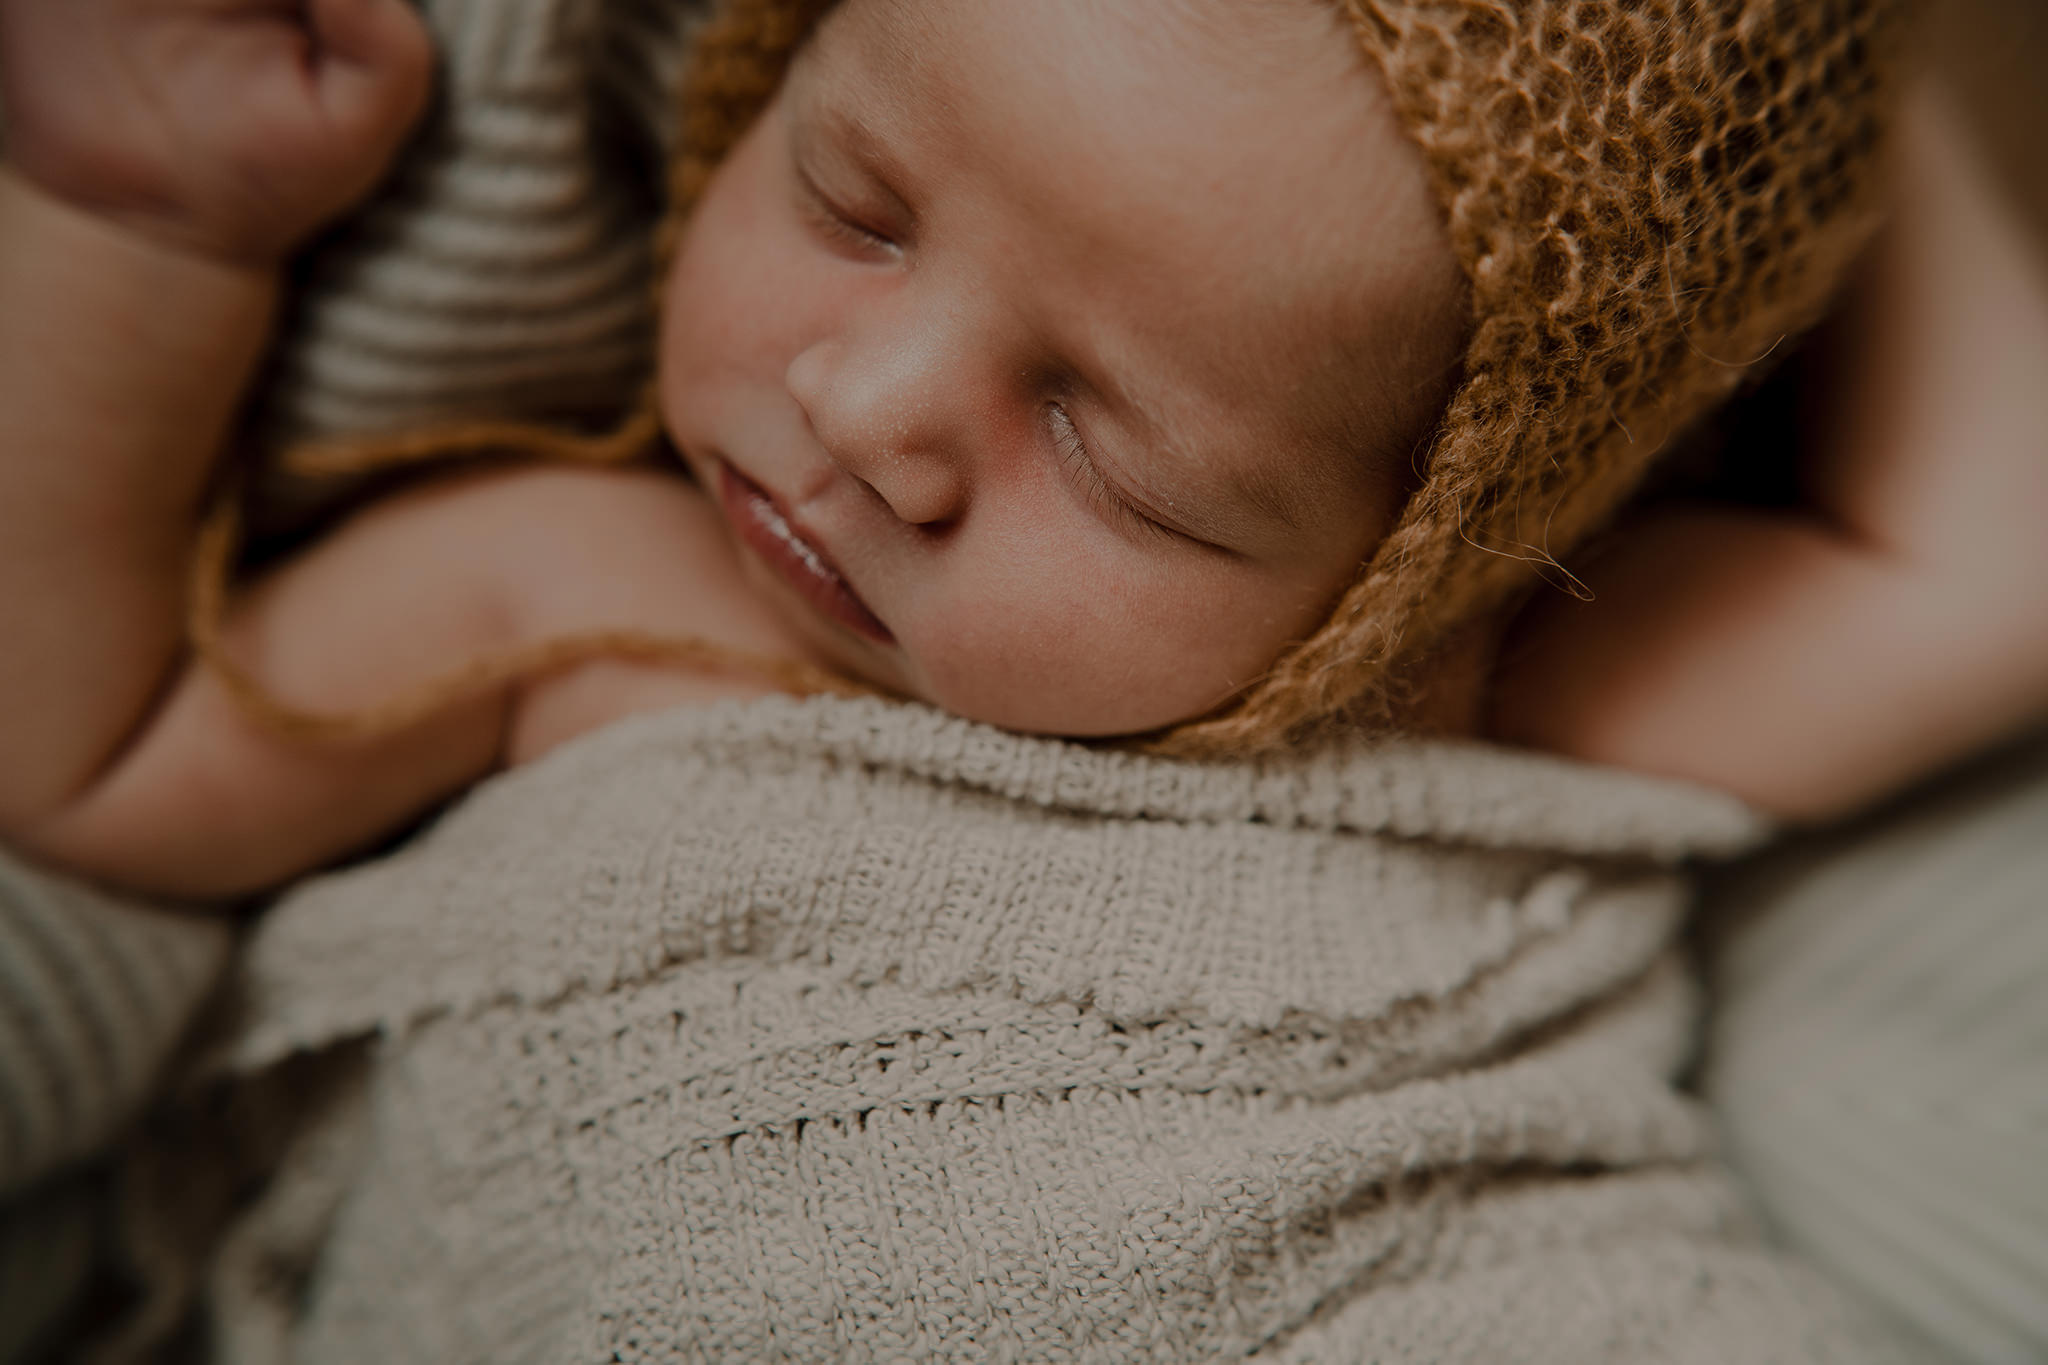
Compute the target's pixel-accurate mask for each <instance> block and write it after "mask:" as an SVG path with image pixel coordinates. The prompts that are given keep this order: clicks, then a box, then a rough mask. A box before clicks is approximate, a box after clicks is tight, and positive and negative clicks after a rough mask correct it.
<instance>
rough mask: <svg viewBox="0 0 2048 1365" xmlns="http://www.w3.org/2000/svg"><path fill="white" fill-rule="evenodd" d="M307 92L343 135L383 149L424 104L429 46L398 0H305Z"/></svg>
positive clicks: (431, 58)
mask: <svg viewBox="0 0 2048 1365" xmlns="http://www.w3.org/2000/svg"><path fill="white" fill-rule="evenodd" d="M306 8H307V23H308V27H309V28H310V29H311V31H312V37H313V80H314V86H315V94H316V97H317V98H318V99H319V101H320V104H321V106H322V108H323V109H324V110H325V111H326V114H327V116H328V118H330V119H331V120H333V122H334V124H335V126H336V127H337V128H339V129H342V130H344V131H345V132H347V133H348V134H350V135H352V136H356V137H361V138H363V139H364V140H365V141H366V142H368V143H369V144H371V145H375V146H378V147H380V148H381V149H383V150H385V151H388V150H389V149H391V148H393V147H395V146H396V145H397V144H398V141H399V139H400V138H402V137H403V136H404V135H405V132H406V130H407V129H408V128H410V127H412V125H413V122H414V121H415V120H416V119H418V118H419V115H420V111H421V110H422V109H423V108H425V106H426V102H427V94H428V91H429V89H430V88H431V84H432V75H433V65H434V47H433V41H432V40H431V39H430V38H429V37H428V36H427V29H426V25H425V24H424V23H422V22H421V20H420V17H419V14H418V13H417V12H416V11H415V10H414V9H413V8H412V6H410V5H408V4H406V3H405V0H311V3H310V4H308V5H307V7H306Z"/></svg>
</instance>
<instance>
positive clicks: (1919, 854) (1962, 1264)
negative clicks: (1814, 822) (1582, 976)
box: [1703, 732, 2048, 1365]
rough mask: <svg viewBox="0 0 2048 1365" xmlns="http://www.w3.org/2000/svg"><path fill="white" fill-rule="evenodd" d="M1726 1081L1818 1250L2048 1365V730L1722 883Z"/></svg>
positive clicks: (1721, 1016) (1918, 1327) (1965, 1344)
mask: <svg viewBox="0 0 2048 1365" xmlns="http://www.w3.org/2000/svg"><path fill="white" fill-rule="evenodd" d="M1705 929H1706V932H1707V936H1708V938H1709V940H1710V941H1711V942H1712V943H1713V948H1712V951H1711V953H1710V961H1711V971H1710V994H1711V997H1712V999H1713V1001H1714V1012H1713V1015H1712V1024H1711V1029H1710V1037H1709V1042H1708V1053H1707V1065H1706V1071H1705V1076H1704V1084H1703V1088H1704V1091H1705V1094H1706V1096H1707V1098H1708V1099H1709V1100H1710V1101H1711V1103H1712V1104H1713V1106H1714V1109H1715V1111H1716V1113H1717V1114H1718V1115H1719V1117H1720V1120H1721V1124H1722V1128H1723V1131H1724V1133H1725V1134H1726V1137H1727V1141H1728V1147H1729V1155H1730V1157H1731V1158H1732V1160H1733V1161H1734V1164H1735V1166H1736V1168H1737V1169H1738V1170H1739V1171H1740V1173H1741V1174H1742V1175H1743V1176H1745V1177H1746V1178H1747V1179H1748V1180H1749V1182H1750V1183H1751V1185H1752V1186H1753V1187H1754V1189H1755V1191H1756V1193H1757V1195H1758V1197H1759V1200H1760V1202H1761V1204H1762V1206H1763V1208H1764V1210H1765V1211H1766V1215H1767V1217H1768V1219H1769V1221H1770V1222H1771V1223H1772V1225H1773V1226H1774V1227H1775V1228H1776V1230H1777V1231H1778V1233H1779V1234H1780V1236H1781V1237H1783V1239H1784V1240H1785V1241H1786V1242H1787V1243H1788V1244H1790V1245H1791V1246H1792V1247H1793V1248H1794V1249H1796V1250H1798V1251H1801V1252H1803V1253H1805V1254H1806V1255H1807V1256H1808V1257H1809V1258H1811V1259H1812V1260H1814V1261H1815V1262H1817V1263H1819V1264H1821V1265H1823V1266H1825V1267H1826V1268H1827V1269H1829V1270H1830V1271H1831V1272H1833V1273H1834V1274H1835V1276H1836V1277H1837V1278H1838V1279H1839V1280H1840V1281H1841V1282H1843V1283H1845V1284H1847V1285H1848V1286H1850V1287H1851V1288H1853V1289H1855V1290H1858V1291H1860V1292H1861V1293H1862V1294H1863V1295H1864V1296H1865V1297H1867V1298H1868V1299H1870V1300H1871V1301H1872V1302H1873V1303H1875V1304H1876V1305H1877V1306H1878V1307H1879V1308H1880V1309H1882V1310H1884V1311H1885V1312H1887V1313H1888V1314H1890V1315H1891V1316H1892V1317H1893V1318H1894V1319H1895V1320H1898V1321H1900V1322H1902V1323H1905V1324H1908V1325H1910V1326H1911V1328H1912V1329H1913V1330H1915V1331H1916V1332H1918V1333H1919V1334H1921V1335H1922V1336H1924V1337H1925V1338H1926V1339H1927V1340H1928V1341H1930V1342H1931V1343H1933V1344H1935V1345H1936V1346H1937V1347H1938V1348H1939V1349H1940V1351H1941V1353H1942V1354H1943V1355H1944V1356H1945V1357H1946V1358H1949V1359H1953V1360H1959V1361H1981V1362H1994V1361H1996V1362H2011V1365H2019V1363H2020V1362H2025V1361H2042V1360H2048V732H2044V733H2043V734H2041V735H2040V736H2038V737H2036V738H2035V739H2034V740H2032V741H2031V742H2029V743H2026V744H2022V745H2020V746H2017V747H2015V748H2013V749H2011V750H2008V751H2006V752H2004V753H2001V754H1999V755H1997V756H1995V757H1994V758H1992V759H1991V760H1989V761H1986V762H1982V763H1979V764H1977V765H1974V766H1972V767H1970V768H1968V769H1966V770H1965V771H1963V772H1961V773H1958V774H1956V775H1954V776H1953V777H1951V778H1950V779H1948V780H1947V781H1945V782H1942V783H1939V784H1936V785H1935V786H1934V787H1933V788H1932V789H1930V790H1928V791H1925V792H1923V793H1921V794H1919V795H1916V796H1915V797H1914V798H1912V799H1910V800H1908V801H1906V802H1904V803H1901V804H1899V805H1897V806H1895V807H1893V808H1891V809H1888V810H1886V811H1883V812H1881V813H1879V814H1877V815H1874V816H1872V817H1870V818H1867V819H1865V820H1862V821H1858V822H1856V823H1854V824H1851V825H1849V826H1847V827H1844V828H1842V829H1839V830H1835V831H1831V832H1829V833H1827V834H1825V835H1822V836H1818V837H1814V838H1811V839H1806V840H1801V841H1798V842H1795V843H1792V844H1790V845H1787V846H1785V847H1783V848H1780V849H1779V850H1777V851H1776V852H1774V853H1772V854H1770V855H1767V856H1766V857H1764V858H1762V859H1760V860H1758V861H1756V862H1754V863H1752V864H1749V865H1746V866H1743V867H1739V868H1735V869H1731V870H1730V871H1729V873H1728V874H1727V875H1725V876H1724V877H1723V878H1721V879H1720V880H1719V881H1718V882H1717V883H1716V884H1715V885H1714V887H1713V890H1712V893H1711V895H1710V897H1709V901H1708V911H1707V919H1706V921H1705Z"/></svg>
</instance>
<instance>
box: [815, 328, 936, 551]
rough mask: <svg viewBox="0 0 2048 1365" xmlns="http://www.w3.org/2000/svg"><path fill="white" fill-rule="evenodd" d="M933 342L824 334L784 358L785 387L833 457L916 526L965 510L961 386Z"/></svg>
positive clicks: (897, 513) (833, 460)
mask: <svg viewBox="0 0 2048 1365" xmlns="http://www.w3.org/2000/svg"><path fill="white" fill-rule="evenodd" d="M936 361H937V357H936V356H935V355H934V354H932V353H931V349H930V348H926V347H919V346H917V345H915V344H912V345H908V346H904V345H896V344H892V343H880V344H866V345H856V344H849V343H846V342H842V341H837V340H834V341H828V342H821V343H819V344H817V345H815V346H812V347H810V348H809V349H808V350H806V351H804V352H803V353H802V354H800V355H799V356H797V358H796V359H795V360H793V361H791V362H790V366H789V371H788V374H787V377H786V382H787V384H788V387H789V392H790V394H791V396H792V397H794V398H795V399H796V401H797V404H798V406H800V407H801V408H802V409H803V411H804V415H805V416H806V417H807V418H809V419H810V424H811V430H812V432H813V433H814V434H815V435H816V436H817V438H818V443H819V444H820V445H821V446H823V447H824V450H825V453H826V455H827V456H828V457H830V459H831V460H832V462H833V463H834V464H836V465H838V466H839V467H840V468H841V469H843V470H845V471H846V472H847V473H848V474H851V475H852V476H853V477H854V478H856V479H858V480H859V481H860V482H861V483H863V484H866V485H867V486H868V487H869V488H870V489H872V490H873V491H874V493H875V494H876V495H877V496H878V497H880V498H881V499H882V501H883V502H885V503H887V504H888V506H889V509H890V511H892V512H894V513H895V515H896V516H897V517H899V518H900V519H902V520H903V521H905V522H908V523H910V524H911V525H913V526H938V525H942V524H945V523H948V522H951V521H955V520H957V519H958V518H959V517H960V515H961V514H962V513H963V512H965V511H966V509H967V497H968V490H969V479H968V461H967V459H966V451H965V449H964V438H965V427H964V424H963V422H962V421H961V414H960V410H961V408H962V406H963V405H962V404H961V403H960V402H959V398H960V395H959V394H958V393H957V391H949V389H948V381H947V377H946V375H945V373H944V367H943V366H942V365H939V364H937V363H936Z"/></svg>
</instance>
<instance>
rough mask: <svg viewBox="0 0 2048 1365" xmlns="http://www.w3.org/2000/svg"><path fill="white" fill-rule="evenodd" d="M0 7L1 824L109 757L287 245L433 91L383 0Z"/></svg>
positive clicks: (369, 167) (6, 0) (129, 714)
mask: <svg viewBox="0 0 2048 1365" xmlns="http://www.w3.org/2000/svg"><path fill="white" fill-rule="evenodd" d="M292 8H293V7H290V6H286V7H283V8H279V7H276V6H267V5H229V6H223V5H220V4H215V3H195V4H185V5H171V4H153V5H139V4H134V3H129V2H128V0H65V3H63V4H52V3H50V2H49V0H0V93H4V96H5V100H6V122H7V157H8V164H7V166H6V168H5V169H0V423H4V428H0V430H4V438H5V440H4V447H0V755H4V757H0V831H4V832H6V833H7V834H8V835H9V836H10V837H12V836H16V835H18V834H20V833H21V832H23V831H27V830H30V829H32V828H34V827H36V826H38V825H40V824H42V823H43V822H44V821H45V820H47V819H48V818H49V817H50V816H51V815H52V814H53V813H54V812H57V811H60V810H62V809H64V808H66V807H67V806H68V805H70V804H71V803H73V802H75V801H76V800H78V799H79V798H80V796H81V794H82V793H84V792H85V791H86V790H87V789H88V788H89V787H90V786H91V785H92V784H93V783H94V782H95V781H97V780H98V779H99V778H100V777H101V776H103V775H104V773H105V772H106V771H107V770H108V769H109V766H110V765H112V764H113V763H114V762H115V761H116V759H117V757H118V755H119V754H120V753H121V752H122V750H123V749H124V747H125V746H126V745H128V744H129V743H130V741H131V740H132V738H133V736H134V734H135V732H136V728H137V727H138V726H139V725H141V724H143V722H144V720H145V717H146V715H147V713H148V712H149V710H150V707H151V705H152V702H153V700H154V699H155V697H156V696H157V694H158V692H159V689H161V688H162V687H163V685H164V683H165V681H166V677H167V673H168V670H169V669H170V667H171V665H172V663H173V662H174V660H175V659H176V657H177V653H178V649H179V632H180V625H181V622H182V616H183V612H182V607H181V602H180V596H181V594H180V589H181V586H182V582H183V573H184V567H185V563H186V560H187V558H188V556H189V550H190V544H191V538H192V534H193V530H194V526H195V522H196V518H197V513H198V505H199V502H200V499H201V497H202V496H203V492H204V489H205V488H206V486H207V483H208V480H209V478H210V476H211V472H212V467H213V464H214V462H215V461H216V459H217V458H218V455H219V452H220V449H221V444H222V441H223V439H224V436H225V433H226V431H227V429H228V426H229V424H230V422H231V420H232V417H233V414H234V411H235V409H236V406H237V404H238V402H239V398H240V394H241V390H242V387H243V385H244V384H245V383H246V381H247V378H248V375H249V373H250V370H251V368H252V367H253V365H254V363H255V360H256V358H257V355H258V353H259V351H260V349H261V345H262V341H263V337H264V332H265V329H266V327H267V324H268V318H269V314H270V310H271V306H272V301H273V298H274V295H275V292H276V263H277V262H278V261H279V260H280V259H281V258H282V256H283V255H284V253H285V252H286V250H288V249H289V247H290V246H291V245H292V244H293V243H294V242H296V241H297V240H298V239H299V238H301V237H303V236H304V235H305V234H306V233H307V232H309V231H311V230H312V229H313V228H315V227H317V226H318V225H319V224H320V223H321V222H322V221H324V220H325V219H326V218H327V217H329V216H331V215H332V214H333V213H335V212H337V211H339V210H340V209H341V208H343V207H345V206H346V205H347V204H348V203H349V202H351V201H352V200H353V199H355V198H356V197H357V196H359V195H360V194H361V193H362V191H363V190H365V189H366V188H367V187H368V186H369V184H370V183H371V182H372V181H373V180H374V179H375V177H376V176H377V175H378V174H379V173H380V172H381V169H382V167H383V165H384V164H385V162H386V160H387V159H388V158H389V156H390V154H391V151H392V150H393V148H394V147H395V146H396V145H397V143H398V141H399V139H400V137H401V136H402V135H403V133H404V131H405V129H406V128H407V127H408V126H409V124H410V123H411V121H412V119H413V118H414V116H415V115H416V114H417V112H418V110H419V108H420V106H421V104H422V102H423V100H424V96H425V92H426V84H427V65H428V61H429V57H430V54H429V51H428V49H427V46H426V42H425V36H424V34H423V32H422V31H421V30H420V28H419V26H418V22H417V20H416V18H415V17H414V16H413V15H412V14H411V12H410V10H409V9H407V7H406V6H405V5H404V4H403V3H402V0H317V3H314V4H312V5H311V6H310V8H309V12H308V15H307V16H306V17H303V18H302V17H299V16H297V15H295V14H294V13H293V12H292Z"/></svg>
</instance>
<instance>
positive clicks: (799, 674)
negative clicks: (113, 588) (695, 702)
mask: <svg viewBox="0 0 2048 1365" xmlns="http://www.w3.org/2000/svg"><path fill="white" fill-rule="evenodd" d="M238 505H239V496H238V491H237V490H233V489H230V490H229V491H227V492H226V493H224V494H223V495H222V496H221V497H220V498H219V499H218V500H216V502H215V503H214V505H213V507H212V508H211V510H210V511H209V512H208V514H207V516H206V519H205V521H204V522H203V523H202V524H201V527H200V530H199V537H198V541H197V544H196V545H195V547H194V553H193V559H192V580H191V587H190V593H189V599H188V600H189V602H190V607H189V611H188V616H187V635H188V637H189V638H190V640H191V644H192V649H193V652H194V654H195V655H196V656H197V657H198V658H199V659H200V660H201V661H202V662H203V663H204V665H205V666H206V667H207V668H209V669H210V670H212V672H213V674H214V676H215V677H217V678H219V679H220V681H221V685H222V686H223V687H225V688H226V689H227V692H228V695H229V696H230V697H231V698H232V699H233V700H234V703H235V705H236V706H237V707H239V708H240V709H241V710H242V712H243V713H244V714H245V715H247V716H248V717H249V718H250V719H251V720H253V721H254V722H256V723H257V724H258V725H260V726H261V727H263V728H264V729H266V730H268V731H270V732H271V733H273V734H276V735H279V736H282V737H284V738H286V739H291V740H296V741H300V742H308V743H329V744H332V743H349V742H356V743H360V742H362V741H365V740H372V739H378V738H382V737H384V736H388V735H393V734H397V733H400V732H402V731H404V730H406V729H409V728H410V727H412V726H415V725H418V724H419V723H420V722H422V721H424V720H426V719H427V718H429V717H430V716H433V715H435V714H437V713H438V712H441V711H443V710H446V709H447V708H448V707H450V706H454V705H456V704H458V703H460V702H463V701H467V700H472V699H474V698H477V697H481V696H485V695H487V694H489V693H491V692H493V691H495V690H497V689H499V688H501V687H506V686H508V685H510V684H513V683H519V682H525V681H530V680H532V679H534V678H538V677H541V676H543V675H546V674H549V673H553V672H557V671H559V670H561V669H565V668H569V667H571V666H573V665H576V664H580V663H587V662H590V661H593V660H597V659H620V660H625V661H628V662H633V663H646V664H658V665H665V666H670V667H678V668H685V669H690V670H694V671H698V672H706V673H717V674H726V675H732V674H740V675H744V676H749V677H757V678H760V679H763V680H764V681H767V682H769V683H772V684H774V685H775V686H776V687H777V688H779V689H781V690H783V691H786V692H790V693H793V694H795V695H797V696H813V695H819V694H829V695H833V696H864V695H872V689H870V688H867V687H864V686H862V685H860V684H857V683H854V682H851V681H849V680H848V679H845V678H842V677H839V676H838V675H836V674H833V673H829V672H827V671H825V670H824V669H821V668H816V667H813V666H812V665H810V664H806V663H801V662H799V661H797V660H794V659H784V658H776V657H773V656H769V655H765V654H756V653H753V652H752V651H749V650H742V649H734V648H731V647H730V646H727V645H721V644H715V643H713V642H712V641H709V640H705V639H701V638H697V637H691V636H662V635H655V634H652V633H650V632H647V631H638V630H595V631H586V632H583V633H580V634H575V635H565V636H558V637H556V638H554V639H549V640H541V641H537V642H535V643H534V644H531V645H528V646H525V647H523V648H520V649H515V650H511V651H508V652H507V653H504V654H499V655H495V656H489V657H485V658H480V659H475V660H472V661H471V662H469V663H467V664H464V665H462V666H461V667H459V668H454V669H451V670H449V671H448V672H446V673H444V674H442V675H441V676H440V677H438V678H433V679H430V680H428V681H427V682H425V683H422V684H420V685H419V686H417V687H413V688H410V689H408V690H406V691H404V692H400V693H399V694H397V695H396V696H393V697H389V698H386V699H385V700H384V701H382V702H379V703H378V704H376V705H374V706H370V707H364V708H362V709H359V710H352V711H320V710H314V709H311V708H308V707H302V706H295V705H293V704H291V703H290V702H287V701H284V700H281V699H280V698H279V697H278V696H277V695H276V694H275V693H273V692H272V691H271V690H270V689H269V688H268V687H266V686H265V685H264V684H263V683H262V682H261V681H260V680H258V679H257V678H256V677H255V676H254V675H253V674H251V673H250V672H249V670H248V669H246V668H245V667H243V666H242V664H241V663H240V662H239V661H238V660H237V659H236V658H235V657H234V656H233V655H232V654H231V653H230V652H229V651H228V649H227V647H226V644H225V642H224V640H223V638H222V637H223V633H224V627H225V622H226V619H227V585H228V581H229V579H230V577H231V575H232V571H233V564H234V554H235V547H236V545H237V543H238V541H239V536H240V523H241V517H240V513H239V511H238Z"/></svg>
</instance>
